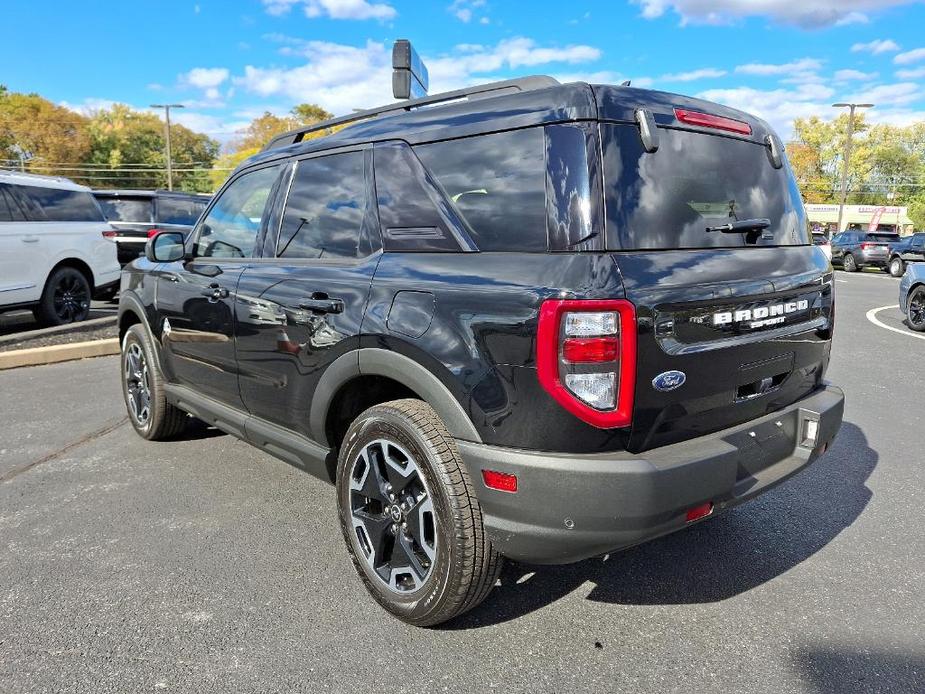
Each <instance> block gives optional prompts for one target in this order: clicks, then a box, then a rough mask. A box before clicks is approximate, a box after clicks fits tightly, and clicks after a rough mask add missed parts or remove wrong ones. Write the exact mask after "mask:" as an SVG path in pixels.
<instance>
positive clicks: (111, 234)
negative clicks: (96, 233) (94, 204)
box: [100, 229, 119, 240]
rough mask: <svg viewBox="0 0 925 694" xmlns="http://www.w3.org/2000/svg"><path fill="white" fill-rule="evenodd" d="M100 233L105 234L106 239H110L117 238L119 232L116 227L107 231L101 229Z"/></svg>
mask: <svg viewBox="0 0 925 694" xmlns="http://www.w3.org/2000/svg"><path fill="white" fill-rule="evenodd" d="M100 233H101V234H102V235H103V238H104V239H110V240H112V239H114V238H116V236H118V234H119V232H118V231H116V230H115V229H107V230H106V231H101V232H100Z"/></svg>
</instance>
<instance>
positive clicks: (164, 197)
mask: <svg viewBox="0 0 925 694" xmlns="http://www.w3.org/2000/svg"><path fill="white" fill-rule="evenodd" d="M93 195H94V196H95V197H96V199H97V201H98V202H99V203H100V207H101V208H103V214H104V215H105V216H106V220H107V221H108V222H109V223H110V224H112V226H113V227H114V228H115V229H116V230H117V232H116V234H114V235H113V240H114V241H115V242H116V248H117V249H118V251H119V263H120V264H121V265H123V266H124V265H127V264H128V263H130V262H132V261H133V260H135V258H137V257H138V256H140V255H143V254H144V250H145V243H146V242H147V240H148V238H149V237H151V236H153V235H154V234H155V233H157V232H158V231H179V232H182V233H183V234H188V233H189V231H190V229H192V228H193V225H194V224H195V223H196V220H197V219H199V215H201V214H202V211H203V210H204V209H206V205H208V204H209V200H210V198H211V196H209V195H201V194H198V193H181V192H178V191H169V190H94V191H93Z"/></svg>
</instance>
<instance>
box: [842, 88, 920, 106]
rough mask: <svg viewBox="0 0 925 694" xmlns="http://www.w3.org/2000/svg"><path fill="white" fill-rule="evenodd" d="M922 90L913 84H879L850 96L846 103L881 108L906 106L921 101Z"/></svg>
mask: <svg viewBox="0 0 925 694" xmlns="http://www.w3.org/2000/svg"><path fill="white" fill-rule="evenodd" d="M921 94H922V89H921V87H919V85H917V84H916V83H915V82H897V83H895V84H880V85H877V86H876V87H872V88H870V89H865V90H864V91H862V92H857V93H856V94H852V95H851V96H849V97H848V98H847V99H845V100H846V101H848V102H855V103H858V102H865V103H872V104H875V105H876V106H878V107H882V106H908V105H909V104H911V103H914V102H916V101H919V100H920V99H921Z"/></svg>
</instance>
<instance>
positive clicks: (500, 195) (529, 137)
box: [414, 128, 547, 252]
mask: <svg viewBox="0 0 925 694" xmlns="http://www.w3.org/2000/svg"><path fill="white" fill-rule="evenodd" d="M414 151H415V153H416V154H417V155H418V158H419V159H420V160H421V162H422V163H423V164H424V166H425V167H426V168H427V169H428V170H429V171H430V172H431V174H432V175H433V176H434V178H435V179H436V180H437V182H438V183H439V184H440V186H441V187H442V188H443V191H444V192H445V194H446V197H447V199H448V200H449V201H451V202H452V204H453V205H454V207H455V208H456V210H457V211H458V212H459V214H460V216H461V217H462V218H463V219H464V220H465V222H466V225H467V226H468V227H469V232H470V235H471V237H472V240H473V241H474V242H475V245H476V246H477V247H478V249H479V250H481V251H519V252H523V251H545V250H546V249H547V239H546V163H545V138H544V134H543V129H542V128H527V129H525V130H514V131H510V132H504V133H493V134H490V135H479V136H477V137H469V138H464V139H460V140H448V141H444V142H435V143H432V144H427V145H418V146H417V147H415V148H414Z"/></svg>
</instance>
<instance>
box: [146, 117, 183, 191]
mask: <svg viewBox="0 0 925 694" xmlns="http://www.w3.org/2000/svg"><path fill="white" fill-rule="evenodd" d="M151 108H162V109H164V120H165V121H166V122H167V125H166V132H167V136H166V137H165V138H164V140H165V143H166V146H167V190H173V162H172V160H171V154H170V109H172V108H183V104H151Z"/></svg>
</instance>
